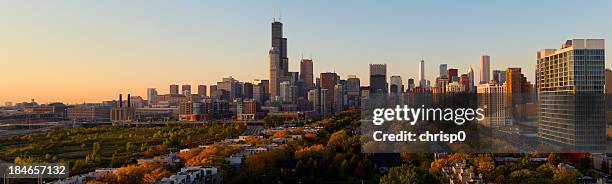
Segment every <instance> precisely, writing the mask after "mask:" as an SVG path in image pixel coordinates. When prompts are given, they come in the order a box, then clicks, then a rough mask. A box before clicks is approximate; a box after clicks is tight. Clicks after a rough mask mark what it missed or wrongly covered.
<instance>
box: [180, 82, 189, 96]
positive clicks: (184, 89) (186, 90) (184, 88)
mask: <svg viewBox="0 0 612 184" xmlns="http://www.w3.org/2000/svg"><path fill="white" fill-rule="evenodd" d="M181 93H182V94H183V95H191V85H189V84H185V85H182V86H181Z"/></svg>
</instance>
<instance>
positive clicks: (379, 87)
mask: <svg viewBox="0 0 612 184" xmlns="http://www.w3.org/2000/svg"><path fill="white" fill-rule="evenodd" d="M387 92H388V90H387V64H370V93H387Z"/></svg>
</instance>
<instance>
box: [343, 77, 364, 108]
mask: <svg viewBox="0 0 612 184" xmlns="http://www.w3.org/2000/svg"><path fill="white" fill-rule="evenodd" d="M360 85H361V84H360V80H359V78H357V76H355V75H349V76H348V78H347V79H346V95H347V106H348V107H359V104H360V99H361V98H360V96H361V93H360V92H361V91H360V89H359V88H360V87H361V86H360Z"/></svg>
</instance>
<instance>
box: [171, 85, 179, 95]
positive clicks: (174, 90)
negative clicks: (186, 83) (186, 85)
mask: <svg viewBox="0 0 612 184" xmlns="http://www.w3.org/2000/svg"><path fill="white" fill-rule="evenodd" d="M170 94H171V95H178V94H179V86H178V85H176V84H171V85H170Z"/></svg>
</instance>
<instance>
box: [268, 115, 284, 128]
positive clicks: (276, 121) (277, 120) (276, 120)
mask: <svg viewBox="0 0 612 184" xmlns="http://www.w3.org/2000/svg"><path fill="white" fill-rule="evenodd" d="M284 121H285V118H283V117H282V116H276V115H268V116H266V117H265V118H264V126H266V127H275V126H279V125H281V124H282V123H283V122H284Z"/></svg>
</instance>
